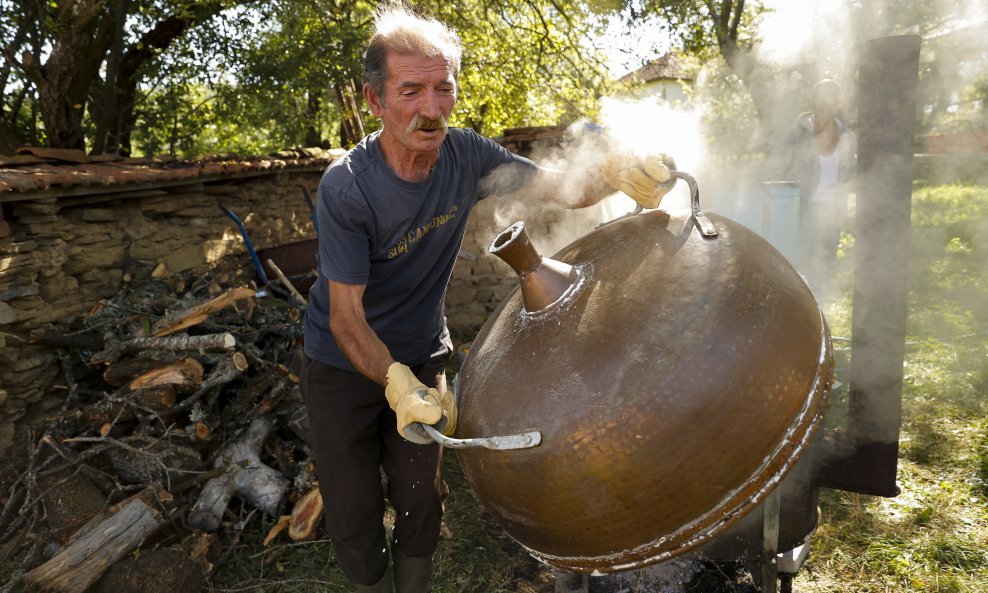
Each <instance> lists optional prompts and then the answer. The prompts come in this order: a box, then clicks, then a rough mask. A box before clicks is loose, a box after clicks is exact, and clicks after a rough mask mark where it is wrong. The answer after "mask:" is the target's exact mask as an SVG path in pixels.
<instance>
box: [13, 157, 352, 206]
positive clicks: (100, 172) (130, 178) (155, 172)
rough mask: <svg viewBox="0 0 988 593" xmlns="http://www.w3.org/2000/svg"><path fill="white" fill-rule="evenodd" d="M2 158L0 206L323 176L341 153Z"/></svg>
mask: <svg viewBox="0 0 988 593" xmlns="http://www.w3.org/2000/svg"><path fill="white" fill-rule="evenodd" d="M17 152H18V154H17V155H16V156H13V157H11V156H4V155H0V202H4V201H11V200H22V199H31V198H34V197H37V196H39V195H40V194H43V193H50V192H52V191H58V192H65V193H70V194H73V195H85V194H87V193H88V194H93V193H100V192H106V191H126V190H132V189H144V188H151V187H164V186H173V185H180V184H186V183H196V182H209V181H218V180H224V179H231V178H237V177H252V176H256V175H266V174H272V173H278V172H281V171H321V170H322V169H324V168H325V167H326V166H327V165H329V163H331V162H332V161H333V159H335V158H336V157H338V156H339V155H340V154H342V151H341V150H322V149H318V148H316V149H309V148H306V149H298V150H292V151H287V152H280V153H276V154H273V155H269V156H266V157H232V156H216V157H210V158H208V159H202V160H194V161H181V160H175V159H114V158H105V157H94V158H90V157H88V156H87V155H86V154H85V153H83V152H82V151H75V150H63V149H47V148H22V149H18V151H17Z"/></svg>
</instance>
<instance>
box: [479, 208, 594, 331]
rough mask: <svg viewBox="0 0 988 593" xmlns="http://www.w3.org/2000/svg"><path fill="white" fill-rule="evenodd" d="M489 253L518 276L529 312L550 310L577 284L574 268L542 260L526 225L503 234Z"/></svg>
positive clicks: (496, 238)
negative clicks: (502, 261) (529, 236)
mask: <svg viewBox="0 0 988 593" xmlns="http://www.w3.org/2000/svg"><path fill="white" fill-rule="evenodd" d="M488 251H489V252H491V253H493V254H494V255H496V256H498V257H499V258H501V259H502V260H504V262H505V263H506V264H508V265H509V266H511V269H513V270H514V271H515V272H516V273H517V274H518V277H519V280H520V281H521V294H522V298H523V299H524V302H525V310H526V311H528V312H529V313H535V312H538V311H541V310H543V309H545V308H547V307H549V306H550V305H552V304H553V303H555V302H556V301H558V300H559V299H560V297H562V296H563V295H564V294H565V293H566V291H567V290H569V289H570V287H572V285H573V284H574V283H575V282H576V281H577V273H576V270H575V269H574V268H573V266H571V265H569V264H565V263H563V262H560V261H556V260H554V259H549V258H545V257H542V255H541V254H540V253H539V252H538V250H537V249H536V248H535V246H534V245H532V241H531V240H530V239H529V238H528V232H527V231H526V230H525V223H524V222H521V221H519V222H516V223H514V224H512V225H511V226H509V227H508V228H506V229H504V230H503V231H501V232H500V233H499V234H498V235H497V236H496V237H494V240H493V241H492V242H491V246H490V247H489V248H488Z"/></svg>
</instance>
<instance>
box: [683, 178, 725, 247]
mask: <svg viewBox="0 0 988 593" xmlns="http://www.w3.org/2000/svg"><path fill="white" fill-rule="evenodd" d="M672 176H673V178H675V179H682V180H684V181H685V182H686V184H687V185H688V186H689V187H690V208H691V209H692V211H693V222H694V223H696V228H698V229H699V230H700V233H701V234H702V235H703V236H704V237H716V236H717V229H716V228H714V224H713V223H712V222H710V219H709V218H707V215H706V214H704V213H703V212H702V211H701V210H700V188H699V186H697V184H696V179H694V178H693V176H692V175H690V174H689V173H683V172H682V171H672Z"/></svg>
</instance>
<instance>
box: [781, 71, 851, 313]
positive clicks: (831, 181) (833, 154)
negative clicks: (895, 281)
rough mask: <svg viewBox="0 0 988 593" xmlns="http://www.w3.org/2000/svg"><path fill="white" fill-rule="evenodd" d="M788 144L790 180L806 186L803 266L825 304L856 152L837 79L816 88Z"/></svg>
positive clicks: (802, 207) (802, 194)
mask: <svg viewBox="0 0 988 593" xmlns="http://www.w3.org/2000/svg"><path fill="white" fill-rule="evenodd" d="M785 145H786V150H787V157H788V159H787V167H786V178H787V179H793V180H798V181H799V187H800V235H801V237H800V241H801V243H800V244H801V246H802V250H801V253H800V262H799V268H800V271H801V272H802V273H803V275H804V276H805V277H806V279H807V282H808V283H809V285H810V289H812V291H813V294H814V296H815V297H816V299H817V301H818V302H819V303H820V304H821V305H825V304H826V303H827V301H828V299H829V297H830V291H831V289H832V287H833V281H834V278H835V276H836V270H837V247H838V243H839V242H840V233H841V224H842V222H843V220H844V215H845V213H846V212H847V196H848V189H849V184H850V181H851V178H852V176H853V174H854V165H855V153H856V145H855V139H854V133H853V132H852V131H851V130H850V128H849V127H848V122H847V119H846V117H845V116H844V113H843V111H842V97H841V87H840V85H839V84H838V83H837V82H836V81H834V80H832V79H829V78H826V79H823V80H821V81H820V82H818V83H816V84H815V85H814V86H813V111H811V112H808V113H803V114H801V115H800V116H799V117H798V118H796V122H795V123H794V124H793V126H792V129H791V130H790V133H789V135H788V136H787V139H786V143H785Z"/></svg>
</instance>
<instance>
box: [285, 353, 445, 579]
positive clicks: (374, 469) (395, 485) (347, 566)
mask: <svg viewBox="0 0 988 593" xmlns="http://www.w3.org/2000/svg"><path fill="white" fill-rule="evenodd" d="M444 362H445V361H444V360H436V361H431V362H429V363H426V364H424V365H422V366H419V367H415V368H413V369H412V371H413V372H414V373H415V375H416V376H417V377H418V378H419V380H420V381H422V382H423V383H424V384H426V385H427V386H429V387H437V386H438V385H440V384H441V385H442V386H443V388H445V382H446V376H445V374H444V373H443V364H444ZM299 386H300V388H301V391H302V397H303V398H304V399H305V405H306V408H307V410H308V413H309V427H310V432H311V433H312V435H311V440H312V447H313V450H314V452H315V456H316V475H317V476H318V477H319V492H320V493H321V494H322V498H323V502H324V507H325V520H326V530H327V532H328V533H329V536H330V539H331V540H332V541H333V546H334V549H335V550H336V557H337V561H338V562H339V565H340V568H342V569H343V573H344V574H345V575H346V576H347V578H349V579H350V580H351V581H353V582H354V583H357V584H359V585H372V584H374V583H376V582H378V581H379V580H380V579H381V577H382V576H383V575H384V571H385V570H386V569H387V566H388V549H387V546H388V544H387V537H386V534H385V532H384V524H383V521H384V495H385V493H384V491H383V489H382V486H381V473H380V468H383V469H384V473H385V475H386V476H387V498H388V501H390V502H391V506H392V507H394V509H395V512H396V513H395V515H396V516H395V524H394V530H393V531H392V533H391V535H392V545H396V546H398V547H399V548H400V549H401V551H402V553H403V554H404V555H405V556H406V557H413V558H422V557H431V556H432V554H433V552H435V550H436V546H437V545H438V543H439V528H440V522H441V520H442V513H443V507H442V501H443V498H444V497H445V492H446V486H445V484H444V483H443V481H442V477H441V475H440V471H439V465H440V461H441V458H442V448H441V447H440V446H439V445H437V444H430V445H416V444H414V443H410V442H409V441H406V440H405V439H403V438H402V437H401V435H399V434H398V431H397V428H396V422H395V414H394V412H393V411H392V410H391V408H390V407H389V406H388V401H387V399H385V397H384V388H383V387H381V386H380V385H378V384H376V383H374V382H373V381H371V380H370V379H367V378H366V377H364V376H363V375H360V374H359V373H353V372H349V371H345V370H342V369H338V368H335V367H331V366H328V365H325V364H322V363H319V362H316V361H313V360H310V359H309V358H308V357H307V356H306V357H303V360H302V372H301V381H300V385H299Z"/></svg>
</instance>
